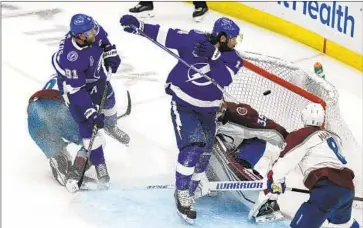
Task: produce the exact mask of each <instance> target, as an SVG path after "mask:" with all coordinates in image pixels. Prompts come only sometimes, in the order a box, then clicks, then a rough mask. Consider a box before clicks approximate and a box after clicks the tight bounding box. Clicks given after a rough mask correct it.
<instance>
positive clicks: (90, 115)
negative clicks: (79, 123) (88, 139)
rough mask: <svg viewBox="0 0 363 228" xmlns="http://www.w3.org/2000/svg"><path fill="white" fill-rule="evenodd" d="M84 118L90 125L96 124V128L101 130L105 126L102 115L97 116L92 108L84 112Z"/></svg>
mask: <svg viewBox="0 0 363 228" xmlns="http://www.w3.org/2000/svg"><path fill="white" fill-rule="evenodd" d="M85 116H86V118H87V119H88V122H89V123H91V124H92V125H95V124H97V127H98V128H103V127H104V126H105V123H104V120H105V115H104V114H102V113H101V114H98V113H97V111H96V109H94V108H90V109H87V111H86V112H85Z"/></svg>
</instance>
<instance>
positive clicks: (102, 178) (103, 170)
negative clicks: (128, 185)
mask: <svg viewBox="0 0 363 228" xmlns="http://www.w3.org/2000/svg"><path fill="white" fill-rule="evenodd" d="M95 168H96V173H97V179H98V185H99V189H108V188H109V187H110V176H109V175H108V171H107V166H106V164H105V163H103V164H99V165H97V166H95Z"/></svg>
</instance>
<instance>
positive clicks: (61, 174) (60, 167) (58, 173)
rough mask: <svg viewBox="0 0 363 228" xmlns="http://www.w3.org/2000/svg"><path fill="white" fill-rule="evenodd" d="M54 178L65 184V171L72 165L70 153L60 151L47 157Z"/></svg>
mask: <svg viewBox="0 0 363 228" xmlns="http://www.w3.org/2000/svg"><path fill="white" fill-rule="evenodd" d="M49 165H50V168H51V169H52V174H53V176H54V179H55V180H56V181H57V182H58V183H59V184H60V185H62V186H64V185H65V184H66V179H67V173H68V170H69V168H70V167H71V165H72V161H71V155H70V154H69V153H68V152H61V153H58V154H57V155H55V156H54V157H51V158H50V159H49Z"/></svg>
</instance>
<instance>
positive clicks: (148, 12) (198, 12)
mask: <svg viewBox="0 0 363 228" xmlns="http://www.w3.org/2000/svg"><path fill="white" fill-rule="evenodd" d="M193 5H194V11H193V15H192V16H193V19H194V20H195V21H196V22H200V21H201V20H203V18H204V16H205V14H206V13H207V12H208V6H207V3H206V2H204V1H193ZM153 10H154V3H153V2H152V1H141V2H139V3H138V4H137V5H136V6H135V7H133V8H131V9H129V12H130V13H132V14H134V15H135V16H139V17H140V18H143V17H153V16H154V14H153V13H152V11H153Z"/></svg>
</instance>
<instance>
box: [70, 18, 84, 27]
mask: <svg viewBox="0 0 363 228" xmlns="http://www.w3.org/2000/svg"><path fill="white" fill-rule="evenodd" d="M83 23H84V18H83V16H78V17H77V18H76V19H75V20H74V22H73V24H75V25H83Z"/></svg>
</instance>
